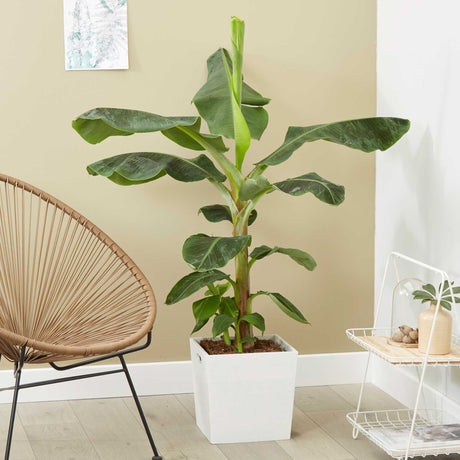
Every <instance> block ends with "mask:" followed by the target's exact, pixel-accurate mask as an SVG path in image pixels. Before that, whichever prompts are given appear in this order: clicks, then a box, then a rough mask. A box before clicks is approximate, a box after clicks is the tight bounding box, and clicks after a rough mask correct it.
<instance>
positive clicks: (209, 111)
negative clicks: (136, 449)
mask: <svg viewBox="0 0 460 460" xmlns="http://www.w3.org/2000/svg"><path fill="white" fill-rule="evenodd" d="M231 30H232V53H231V54H230V53H229V52H228V51H227V50H225V49H222V48H221V49H218V50H217V51H216V52H215V53H213V54H212V55H211V56H210V57H209V59H208V61H207V66H208V78H207V81H206V83H205V84H204V86H203V87H202V88H201V89H200V90H199V91H198V92H197V93H196V95H195V96H194V98H193V103H194V104H195V107H196V108H197V110H198V113H199V116H179V117H169V116H168V117H165V116H160V115H156V114H152V113H147V112H140V111H136V110H126V109H114V108H96V109H93V110H90V111H88V112H86V113H84V114H82V115H80V116H79V117H78V118H77V119H76V120H74V121H73V127H74V129H75V130H76V131H77V132H78V133H79V134H80V135H81V136H82V137H83V138H84V139H85V140H86V141H88V142H89V143H92V144H97V143H99V142H101V141H103V140H104V139H106V138H107V137H109V136H128V135H131V134H134V133H146V132H155V131H160V132H161V133H162V134H163V135H164V136H166V137H167V138H168V139H170V140H171V141H172V142H175V143H176V144H178V145H180V146H182V147H184V148H186V149H189V150H192V151H197V152H204V153H200V154H199V155H198V156H196V157H194V158H190V157H187V156H175V155H169V154H165V153H146V152H140V153H127V154H121V155H116V156H114V157H110V158H106V159H103V160H100V161H97V162H96V163H93V164H91V165H89V166H88V168H87V169H88V172H89V173H90V174H92V175H101V176H104V177H107V178H108V179H109V180H111V181H112V182H115V183H116V184H119V185H136V184H143V183H146V182H150V181H153V180H157V179H159V178H161V177H163V176H167V175H169V176H170V177H172V178H173V179H175V180H178V181H182V182H196V181H201V180H207V181H208V182H209V183H210V184H211V186H212V187H213V188H214V189H215V190H216V191H217V192H218V195H219V196H220V197H221V199H222V202H221V203H218V204H210V205H208V206H204V207H202V208H201V209H200V212H201V213H202V214H203V216H204V218H205V219H207V220H208V221H210V222H220V221H228V222H229V223H230V225H231V226H230V228H231V229H232V231H231V234H230V235H227V236H214V235H206V234H195V235H192V236H190V237H189V238H187V239H186V241H185V243H184V245H183V248H182V255H183V258H184V260H185V262H187V264H188V266H189V267H190V268H191V269H192V272H191V273H189V274H187V275H186V276H184V277H183V278H182V279H180V280H179V281H178V282H177V283H176V284H175V285H174V286H173V288H172V289H171V292H170V293H169V294H168V296H167V299H166V304H168V305H171V304H175V303H177V302H180V301H182V300H184V299H186V298H188V297H189V296H190V295H192V294H194V293H196V292H198V291H200V290H201V289H206V291H205V292H204V297H202V298H201V299H199V300H197V301H195V302H194V303H193V305H192V311H193V315H194V318H195V323H196V324H195V327H194V328H193V331H192V332H193V333H195V332H198V331H199V330H200V329H201V328H202V327H203V326H204V325H205V324H206V323H208V322H212V335H213V337H212V338H210V339H209V340H208V341H207V342H204V344H206V343H207V345H208V346H209V345H213V343H212V341H213V339H218V340H220V341H221V343H220V344H219V346H221V349H223V350H224V351H225V352H227V353H229V354H223V355H222V354H221V355H210V354H209V353H208V352H207V351H206V350H205V349H204V348H203V346H202V344H201V339H191V355H192V361H193V364H194V381H195V405H196V414H197V417H196V418H197V423H198V425H199V427H200V428H201V429H202V431H203V432H204V433H205V434H206V436H207V437H208V438H209V439H210V440H211V441H212V442H216V443H217V442H242V441H263V440H269V439H286V438H289V437H290V429H291V420H292V410H293V397H294V385H295V374H296V363H297V352H296V351H295V350H294V349H293V348H292V347H291V346H290V345H289V344H287V343H286V342H285V341H283V340H282V339H281V338H279V337H277V336H271V337H269V339H271V340H268V341H265V342H263V341H262V340H260V339H259V338H257V337H254V333H253V328H256V329H258V330H259V331H260V332H261V333H262V334H263V333H264V331H265V320H264V318H263V316H262V315H261V314H260V313H258V312H256V311H255V309H254V306H255V305H254V304H255V301H256V299H257V298H259V297H261V296H265V297H268V298H269V299H270V300H271V301H272V302H273V304H274V305H275V306H276V307H277V308H279V309H280V310H281V311H283V312H284V313H285V314H286V315H288V316H289V317H290V318H292V319H294V320H295V321H299V322H301V323H304V324H308V321H307V319H306V318H305V316H304V314H303V313H302V312H301V311H300V310H299V309H298V308H297V307H296V306H295V305H294V304H293V303H292V302H291V301H290V300H288V299H287V298H286V297H285V296H284V295H283V294H280V293H278V292H276V290H275V291H274V290H273V289H269V288H267V289H269V290H261V291H257V292H252V291H251V286H250V274H251V270H252V268H253V266H254V264H258V263H260V261H262V260H263V259H265V258H267V257H269V256H272V255H274V254H280V255H284V256H287V257H289V258H290V259H292V260H293V261H294V262H295V263H297V264H298V265H300V266H301V267H302V268H305V269H307V270H313V269H314V268H315V266H316V262H315V260H314V258H313V257H312V256H311V255H310V254H308V253H307V252H305V251H303V250H300V249H293V248H285V247H279V246H267V245H259V246H256V247H253V246H252V245H253V239H252V237H251V235H249V233H248V229H249V227H250V226H251V225H253V224H254V222H255V221H256V218H257V211H256V209H255V208H256V205H257V204H258V203H259V201H260V200H261V199H263V198H266V197H267V195H268V194H269V193H271V192H282V193H286V194H288V195H291V196H295V197H297V196H301V195H305V194H307V193H309V194H312V195H313V196H314V197H316V198H318V199H319V200H321V201H322V202H324V203H327V204H330V205H334V206H337V205H339V204H340V203H342V202H343V200H344V198H345V193H344V187H343V186H341V185H337V184H334V183H332V182H330V181H328V180H326V179H324V178H322V177H321V176H319V175H318V174H317V173H315V172H308V173H305V172H303V171H302V172H301V174H300V175H299V176H297V177H293V178H288V179H286V180H282V181H278V182H274V183H273V182H271V181H270V180H269V178H268V177H267V176H266V175H265V173H266V171H267V170H268V169H269V168H272V167H274V166H276V165H278V164H280V163H283V162H284V161H286V160H288V159H289V158H290V157H291V155H292V154H293V153H294V152H295V151H296V150H297V149H299V148H300V147H301V146H302V145H303V144H305V143H306V142H313V141H317V140H325V141H327V142H333V143H336V144H341V145H344V146H347V147H351V148H354V149H359V150H361V151H364V152H372V151H374V150H377V149H378V150H386V149H388V148H389V147H391V146H392V145H393V144H394V143H395V142H397V141H398V140H399V139H400V138H401V137H402V136H403V135H404V134H405V133H406V132H407V131H408V129H409V121H408V120H404V119H400V118H383V117H380V118H365V119H358V120H349V121H340V122H334V123H325V124H317V125H315V126H307V127H300V126H291V127H289V129H288V130H287V134H286V137H285V139H284V142H282V144H281V145H280V146H279V147H278V148H276V149H275V150H274V151H273V152H272V153H271V154H270V155H268V156H267V157H266V158H263V159H262V160H260V161H258V162H257V163H256V164H253V165H251V167H250V168H249V169H247V170H245V166H246V164H245V160H246V159H247V152H248V149H249V146H250V144H251V139H260V137H261V136H262V134H263V132H264V131H265V128H266V127H267V124H268V114H267V111H266V110H265V108H264V106H266V105H267V104H268V103H269V102H270V99H268V98H266V97H264V96H262V95H261V94H260V93H259V92H257V91H255V90H254V89H253V88H251V87H250V86H249V85H248V84H247V83H246V82H245V81H243V73H242V65H243V38H244V22H243V21H241V20H239V19H237V18H232V20H231ZM203 122H205V123H206V124H207V127H208V131H206V130H204V129H203V127H202V124H203ZM224 138H225V139H226V140H229V141H230V142H231V144H232V147H233V154H234V156H233V158H232V157H231V156H230V155H229V154H228V150H229V147H228V146H227V144H226V142H227V141H224ZM250 248H251V249H250ZM231 261H233V262H234V265H235V270H234V273H233V274H232V273H229V269H225V271H222V270H221V269H223V268H224V267H226V265H227V264H228V263H229V262H231ZM210 341H211V343H210ZM266 345H268V347H269V351H271V350H272V349H273V348H275V351H273V352H271V353H254V351H255V350H257V351H263V350H260V348H262V347H263V346H266Z"/></svg>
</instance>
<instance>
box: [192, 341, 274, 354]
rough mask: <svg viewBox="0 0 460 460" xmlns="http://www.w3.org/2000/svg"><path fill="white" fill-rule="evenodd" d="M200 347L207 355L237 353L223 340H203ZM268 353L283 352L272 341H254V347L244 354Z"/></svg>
mask: <svg viewBox="0 0 460 460" xmlns="http://www.w3.org/2000/svg"><path fill="white" fill-rule="evenodd" d="M200 345H201V346H202V347H203V348H204V349H205V350H206V351H207V352H208V354H209V355H229V354H234V353H238V352H237V351H235V350H234V349H233V348H232V347H231V346H230V345H227V344H226V343H225V342H224V341H223V340H210V339H203V340H201V341H200ZM270 351H283V349H282V348H281V345H279V344H278V343H276V342H274V341H273V340H272V339H268V340H266V339H256V341H255V343H254V347H253V348H250V349H249V350H245V351H244V353H263V352H270Z"/></svg>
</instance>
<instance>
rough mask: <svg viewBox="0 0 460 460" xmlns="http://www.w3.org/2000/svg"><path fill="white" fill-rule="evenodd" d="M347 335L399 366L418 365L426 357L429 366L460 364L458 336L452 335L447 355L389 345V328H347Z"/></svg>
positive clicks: (422, 362) (459, 338) (363, 346)
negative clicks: (430, 353)
mask: <svg viewBox="0 0 460 460" xmlns="http://www.w3.org/2000/svg"><path fill="white" fill-rule="evenodd" d="M346 333H347V337H348V338H349V339H350V340H352V341H353V342H355V343H356V344H358V345H359V346H360V347H362V348H364V349H365V350H368V351H370V352H372V353H374V354H375V355H377V356H379V357H380V358H382V359H384V360H385V361H387V362H389V363H391V364H396V365H400V366H420V365H422V364H424V360H425V359H427V365H429V366H460V337H457V336H455V335H453V336H452V348H451V352H450V353H448V354H447V355H428V356H427V355H426V354H425V353H421V352H420V351H419V350H418V348H401V347H395V346H392V345H389V344H388V342H387V339H388V338H389V337H390V336H391V328H355V329H347V331H346Z"/></svg>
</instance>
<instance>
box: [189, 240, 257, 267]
mask: <svg viewBox="0 0 460 460" xmlns="http://www.w3.org/2000/svg"><path fill="white" fill-rule="evenodd" d="M250 240H251V237H250V236H248V235H246V236H234V237H215V236H208V235H204V234H203V233H199V234H197V235H192V236H191V237H189V238H187V239H186V240H185V243H184V246H183V247H182V256H183V258H184V260H185V261H186V262H187V263H188V264H189V265H190V266H191V267H193V268H194V269H195V270H210V269H213V268H220V267H223V266H225V265H227V263H228V262H229V261H230V260H232V259H233V258H234V257H235V256H236V255H237V254H239V253H240V252H241V251H242V250H243V248H245V247H246V246H247V245H248V244H249V242H250Z"/></svg>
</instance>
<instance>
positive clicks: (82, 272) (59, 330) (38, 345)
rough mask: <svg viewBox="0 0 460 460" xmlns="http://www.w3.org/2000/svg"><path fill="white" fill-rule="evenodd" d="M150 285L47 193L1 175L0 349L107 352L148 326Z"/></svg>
mask: <svg viewBox="0 0 460 460" xmlns="http://www.w3.org/2000/svg"><path fill="white" fill-rule="evenodd" d="M155 314H156V305H155V298H154V295H153V292H152V289H151V287H150V285H149V283H148V281H147V280H146V278H145V276H144V275H143V274H142V272H141V271H140V270H139V269H138V268H137V267H136V265H135V264H134V263H133V261H132V260H131V259H130V258H129V257H128V256H127V255H126V254H125V253H124V252H123V251H122V249H121V248H120V247H119V246H117V245H116V244H115V243H114V242H113V241H112V240H111V239H110V238H109V237H108V236H107V235H106V234H105V233H103V232H102V231H101V230H100V229H99V228H97V227H96V226H95V225H93V224H92V223H91V222H90V221H88V220H87V219H86V218H84V217H83V216H81V215H80V214H79V213H77V212H76V211H74V210H73V209H72V208H70V207H69V206H67V205H66V204H64V203H62V202H61V201H59V200H57V199H56V198H54V197H52V196H51V195H49V194H47V193H45V192H43V191H41V190H39V189H37V188H35V187H33V186H31V185H29V184H26V183H24V182H21V181H19V180H17V179H14V178H12V177H9V176H6V175H0V354H2V355H3V356H5V357H6V358H7V359H9V360H11V361H18V360H19V355H20V350H21V347H23V346H24V345H27V351H26V357H25V362H29V363H45V362H52V361H62V360H69V359H75V358H82V357H88V356H94V355H102V354H109V353H112V352H116V351H119V350H122V349H124V348H126V347H128V346H130V345H133V344H135V343H136V342H138V341H139V340H140V339H141V338H142V337H144V336H145V335H146V334H147V333H148V332H149V331H150V330H151V329H152V326H153V322H154V320H155Z"/></svg>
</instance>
